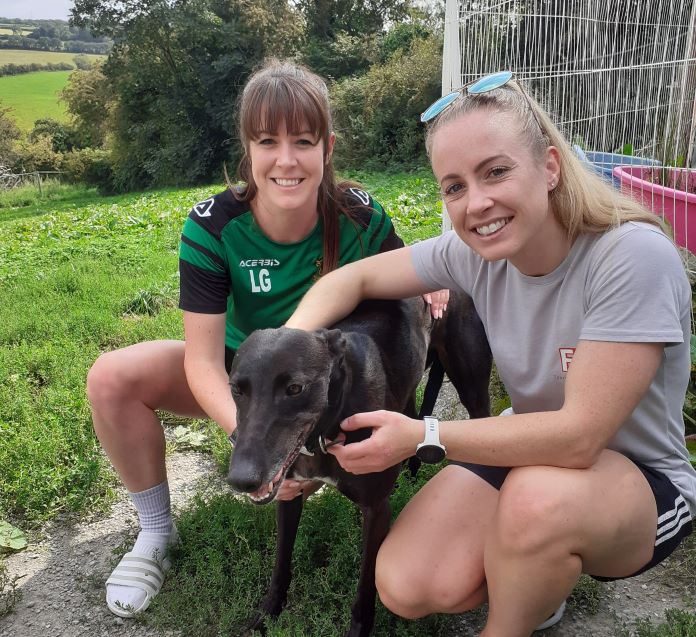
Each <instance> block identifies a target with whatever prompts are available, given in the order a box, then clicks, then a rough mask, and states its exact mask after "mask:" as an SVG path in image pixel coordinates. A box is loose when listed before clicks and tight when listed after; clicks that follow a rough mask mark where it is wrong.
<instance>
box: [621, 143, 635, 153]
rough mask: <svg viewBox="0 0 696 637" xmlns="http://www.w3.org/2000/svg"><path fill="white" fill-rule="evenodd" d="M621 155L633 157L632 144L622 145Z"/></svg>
mask: <svg viewBox="0 0 696 637" xmlns="http://www.w3.org/2000/svg"><path fill="white" fill-rule="evenodd" d="M621 154H622V155H629V156H630V155H633V144H624V145H623V148H622V149H621Z"/></svg>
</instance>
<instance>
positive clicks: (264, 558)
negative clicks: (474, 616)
mask: <svg viewBox="0 0 696 637" xmlns="http://www.w3.org/2000/svg"><path fill="white" fill-rule="evenodd" d="M344 176H345V177H350V178H353V179H359V180H360V181H362V182H363V183H364V185H365V187H366V188H367V189H368V190H369V191H370V192H372V193H373V194H374V196H375V198H376V199H378V200H379V201H380V202H381V203H382V204H383V205H384V207H385V208H386V209H387V210H388V211H389V212H390V214H391V215H392V217H393V219H394V222H395V225H396V227H397V231H398V232H399V234H400V235H401V236H402V237H404V238H405V239H406V241H407V242H409V243H411V242H413V241H416V240H420V239H424V238H426V237H428V236H432V235H435V234H437V233H438V232H439V231H440V223H441V218H440V208H439V205H438V196H437V188H436V186H435V184H434V182H433V180H432V177H431V175H430V172H429V170H427V169H422V170H419V171H415V172H413V173H408V174H405V173H398V174H394V175H384V174H370V173H351V174H345V175H344ZM219 189H220V187H219V186H208V187H203V188H197V189H188V190H161V191H157V192H148V193H134V194H129V195H123V196H118V197H100V196H98V195H97V194H96V193H94V192H93V191H89V190H86V189H79V188H78V189H74V190H69V189H68V190H65V191H62V192H58V193H57V194H56V195H55V196H56V197H58V198H57V199H55V200H46V199H43V200H42V199H40V198H38V197H35V196H33V197H29V200H30V201H31V205H29V206H25V207H19V208H17V207H14V208H10V207H4V208H3V207H1V206H2V201H3V199H2V198H0V245H1V246H2V247H3V249H2V250H0V289H2V299H3V303H2V304H0V467H2V471H0V493H2V494H3V497H2V498H0V519H3V518H5V519H8V520H9V521H11V522H13V523H14V524H15V525H16V526H20V527H21V528H23V529H24V530H32V529H38V528H40V527H41V525H42V524H44V523H45V522H47V521H49V520H51V519H53V518H55V517H56V516H57V515H58V514H66V513H72V514H74V515H79V514H82V513H85V512H95V511H99V510H103V509H105V508H106V507H107V506H108V504H109V503H110V501H111V499H112V497H113V493H112V488H113V486H114V484H115V483H116V478H115V476H114V474H113V472H112V470H111V469H110V468H109V467H108V465H107V462H106V461H105V459H104V456H103V454H102V453H101V452H100V450H99V446H98V443H97V441H96V439H95V437H94V434H93V431H92V427H91V421H90V412H89V408H88V405H87V402H86V398H85V395H84V385H85V377H86V374H87V370H88V369H89V367H90V365H91V364H92V362H93V361H94V360H95V358H96V357H97V356H98V355H99V353H100V352H103V351H105V350H111V349H114V348H117V347H122V346H125V345H127V344H130V343H134V342H139V341H143V340H148V339H154V338H181V336H182V327H181V316H180V312H179V311H178V310H177V309H176V307H175V305H176V296H177V285H178V283H177V279H176V271H177V248H178V241H179V234H180V231H181V225H182V223H183V220H184V219H185V216H186V214H187V212H188V210H189V208H190V207H191V205H192V204H193V203H194V202H196V201H200V200H202V199H205V198H206V197H208V196H210V195H211V194H213V193H215V192H217V191H219ZM164 418H165V420H166V421H167V423H168V425H167V426H172V427H175V426H177V425H181V424H182V422H185V421H182V420H181V419H176V418H170V417H168V416H167V415H164ZM189 428H190V430H191V431H192V432H193V433H195V434H196V436H189V437H186V436H179V437H177V436H173V438H174V440H173V441H172V442H170V444H169V445H168V448H169V449H170V450H171V449H173V448H196V449H200V448H201V441H204V442H203V446H202V448H203V449H205V450H207V451H209V452H211V453H212V454H213V456H214V457H215V459H216V461H217V462H218V464H219V465H220V466H221V467H224V466H226V464H227V461H228V458H229V444H228V443H227V441H226V439H225V436H224V435H223V434H222V432H221V431H220V430H219V429H218V428H217V427H216V426H215V425H214V424H212V423H210V422H209V421H195V422H194V423H193V424H192V426H190V427H189ZM429 470H430V471H432V469H429ZM427 471H428V468H426V469H425V471H424V470H422V471H421V474H420V476H419V481H418V483H417V484H415V485H414V484H412V483H411V482H410V481H409V480H406V479H404V478H403V477H402V478H401V479H400V483H399V486H398V488H397V490H396V492H395V493H394V495H393V497H392V508H393V510H394V513H395V514H396V512H398V511H400V510H401V508H402V507H403V506H404V504H405V503H406V502H407V501H408V499H409V498H410V497H411V495H412V494H413V492H414V491H415V490H416V489H417V488H419V486H420V485H421V484H422V483H423V482H424V481H425V479H426V478H427V476H428V473H427ZM177 523H178V525H179V530H180V532H181V535H182V537H183V539H184V542H183V543H182V545H181V546H180V548H178V553H177V556H176V558H177V559H176V561H175V566H174V569H173V571H172V572H171V574H170V575H169V577H168V579H167V582H166V584H165V588H164V589H163V592H162V594H161V595H160V596H158V598H157V600H156V601H155V603H154V604H153V608H152V612H148V613H146V614H145V616H143V618H142V620H140V621H143V622H144V623H147V624H149V625H151V626H152V627H155V628H158V629H161V630H164V631H166V630H170V629H173V630H176V631H183V632H182V633H181V634H182V635H196V636H199V635H200V636H201V637H205V636H207V635H211V636H213V635H218V634H238V632H239V627H240V626H241V625H242V624H243V622H244V621H245V620H246V619H248V618H249V616H250V613H251V612H252V609H254V608H256V605H257V603H258V600H259V598H260V597H261V595H262V594H263V592H264V591H265V587H266V586H267V583H268V578H269V576H270V572H271V563H272V559H273V556H274V552H275V548H274V537H275V531H274V529H275V522H274V519H273V507H254V506H253V505H251V504H248V503H245V502H239V501H236V500H234V499H232V498H229V497H228V496H224V495H214V496H207V497H205V498H204V497H203V496H202V495H201V496H200V497H199V498H198V499H197V500H195V501H194V502H193V503H192V504H191V506H190V507H189V508H188V509H187V510H185V511H183V512H182V513H181V515H180V516H179V517H178V521H177ZM336 537H340V538H342V539H341V541H340V542H336V541H335V539H336ZM359 545H360V539H359V514H358V512H357V510H356V508H355V507H354V506H353V505H352V504H351V503H350V502H348V501H347V500H346V499H345V498H343V497H342V496H340V495H339V494H338V493H337V492H336V491H335V490H333V489H326V490H325V491H324V492H322V493H321V494H320V495H318V496H315V497H313V498H312V499H311V500H310V502H309V503H308V505H307V507H306V510H305V513H304V516H303V524H302V525H301V527H300V532H299V537H298V541H297V549H296V551H295V554H294V581H293V584H292V586H291V589H290V603H289V607H288V609H287V610H286V611H285V612H284V613H283V614H282V616H281V617H280V618H279V619H278V621H277V622H275V623H274V624H273V625H271V626H270V627H269V630H268V634H269V635H270V636H275V635H283V636H288V635H307V634H311V635H318V636H320V635H335V634H337V632H340V631H341V630H342V629H343V628H344V627H345V625H346V623H347V621H348V612H347V608H348V606H349V605H350V600H351V599H352V597H353V594H354V589H355V584H356V577H357V569H358V563H359ZM695 555H696V546H694V544H693V543H692V544H691V545H690V547H689V548H688V549H687V550H685V551H684V555H683V558H681V557H680V559H683V560H686V562H685V563H679V564H680V566H679V567H678V569H679V572H682V573H684V574H685V575H686V578H687V580H688V578H691V579H690V581H691V582H692V587H693V582H694V581H696V566H695V565H694V561H693V560H694V559H696V558H694V556H695ZM689 560H690V561H689ZM2 574H3V570H2V564H1V562H0V583H1V584H2V589H1V590H0V610H1V609H2V608H3V604H4V605H6V606H7V607H11V605H12V604H14V603H15V601H16V596H15V592H16V591H15V588H14V584H12V583H10V582H9V581H3V580H2ZM675 581H678V580H675ZM680 585H681V584H680ZM684 586H688V582H687V581H686V580H685V583H684ZM686 590H690V589H688V588H687V589H686ZM602 595H603V589H602V588H601V587H600V586H599V585H598V584H596V582H594V581H593V580H589V579H587V580H584V581H583V582H581V585H580V586H579V587H578V588H577V589H576V591H575V592H574V595H573V598H572V600H571V601H572V604H573V605H574V606H575V607H576V608H580V609H583V610H585V611H587V612H590V613H591V612H594V611H595V610H596V609H597V607H598V605H599V604H600V603H601V600H602ZM192 599H195V600H196V603H195V604H192V603H191V600H192ZM451 621H452V620H450V619H449V618H447V617H435V618H430V619H428V620H424V621H420V622H405V621H401V620H397V619H396V618H394V617H393V616H392V615H391V614H389V613H388V612H387V611H386V610H385V609H384V608H383V607H382V606H381V605H379V604H378V610H377V627H376V630H375V634H390V635H394V636H397V637H406V636H410V635H420V634H434V635H435V634H451V632H452V629H451V624H450V622H451ZM670 621H672V622H673V623H674V622H677V624H676V625H679V622H681V623H682V624H683V625H685V626H688V623H686V622H688V621H691V619H690V618H689V617H688V616H683V617H682V616H681V615H675V616H674V617H673V618H672V619H670ZM640 629H641V630H653V629H654V630H664V629H663V628H660V627H659V626H657V627H653V628H650V629H648V628H644V627H641V628H640ZM676 630H678V629H675V631H676ZM686 634H690V635H691V634H693V633H679V632H672V633H669V632H653V633H649V632H645V633H644V634H643V637H652V636H653V635H655V636H659V637H668V636H669V637H677V636H678V635H686Z"/></svg>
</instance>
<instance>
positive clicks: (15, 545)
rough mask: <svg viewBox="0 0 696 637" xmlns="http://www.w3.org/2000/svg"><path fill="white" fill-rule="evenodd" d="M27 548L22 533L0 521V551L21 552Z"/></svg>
mask: <svg viewBox="0 0 696 637" xmlns="http://www.w3.org/2000/svg"><path fill="white" fill-rule="evenodd" d="M25 548H27V539H26V537H25V536H24V533H22V531H20V530H19V529H18V528H17V527H15V526H12V525H11V524H9V523H8V522H5V521H3V520H0V551H21V550H22V549H25Z"/></svg>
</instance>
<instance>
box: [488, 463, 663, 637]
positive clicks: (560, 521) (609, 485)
mask: <svg viewBox="0 0 696 637" xmlns="http://www.w3.org/2000/svg"><path fill="white" fill-rule="evenodd" d="M656 526H657V510H656V506H655V500H654V497H653V494H652V491H651V489H650V486H649V485H648V483H647V481H646V480H645V478H644V477H643V475H642V473H641V472H640V471H639V470H638V469H637V468H636V466H635V465H634V464H633V463H632V462H630V461H629V460H628V459H627V458H625V457H624V456H622V455H620V454H617V453H615V452H612V451H608V450H606V451H604V452H603V453H602V454H601V456H600V459H599V461H598V462H597V463H596V464H595V465H594V466H593V467H591V468H590V469H584V470H580V469H561V468H556V467H520V468H518V469H514V470H513V471H512V472H511V473H510V475H509V476H508V478H507V480H506V481H505V483H504V485H503V488H502V490H501V494H500V502H499V506H498V510H497V511H496V514H495V517H494V518H493V523H492V525H491V528H490V535H489V539H488V541H487V542H486V547H485V570H486V577H487V581H488V595H489V615H488V622H487V624H486V627H485V629H484V631H483V632H482V633H481V635H482V636H485V637H528V636H529V635H530V634H531V633H532V631H533V630H534V628H535V627H536V626H538V625H539V624H540V623H541V622H542V621H543V620H545V619H546V618H547V617H548V616H549V615H550V614H551V613H552V612H553V611H554V610H556V608H557V607H558V606H559V605H560V603H561V602H562V601H563V600H564V599H565V598H566V597H567V596H568V594H569V593H570V592H571V590H572V589H573V586H574V584H575V582H576V580H577V578H578V577H579V575H580V573H581V572H583V571H584V572H588V573H592V574H594V575H604V576H608V577H621V576H625V575H630V574H631V573H633V572H635V571H636V570H638V569H639V568H640V567H641V566H643V565H644V564H645V563H646V562H648V560H649V559H650V557H651V555H652V552H653V545H654V542H655V529H656Z"/></svg>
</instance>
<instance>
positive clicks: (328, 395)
mask: <svg viewBox="0 0 696 637" xmlns="http://www.w3.org/2000/svg"><path fill="white" fill-rule="evenodd" d="M445 339H446V340H447V342H445ZM427 363H432V368H431V376H430V379H429V382H428V386H429V387H428V389H426V394H425V401H424V402H432V404H434V400H435V398H436V397H437V391H438V390H439V384H441V382H442V374H441V373H440V372H441V370H442V371H445V372H447V375H448V376H449V378H450V380H451V381H452V382H453V384H454V385H455V387H456V389H457V391H458V393H459V396H460V399H461V400H462V402H463V403H464V405H465V407H467V409H468V411H469V413H470V415H471V416H472V417H481V416H486V415H488V414H489V401H488V380H489V376H490V370H491V354H490V349H489V347H488V342H487V340H486V337H485V333H484V331H483V326H482V325H481V322H480V319H479V318H478V315H477V314H476V312H475V311H474V309H473V304H472V302H471V299H470V298H469V297H468V296H466V295H460V294H452V296H451V297H450V302H449V304H448V311H447V312H446V313H445V318H444V319H441V320H437V321H432V320H431V318H430V314H429V309H428V307H427V306H426V304H425V303H424V302H423V300H422V299H421V298H414V299H407V300H405V301H367V302H364V303H362V304H361V305H360V306H359V307H358V308H357V309H356V310H355V311H354V312H353V313H352V314H351V315H350V316H349V317H348V318H346V319H344V320H342V321H340V322H339V323H337V324H336V326H335V329H330V330H326V329H321V330H316V331H314V332H304V331H301V330H294V329H289V328H283V327H281V328H278V329H272V330H258V331H256V332H254V333H252V334H251V335H250V336H249V338H247V339H246V341H245V342H244V343H243V344H242V345H241V347H240V348H239V350H238V352H237V355H236V356H235V359H234V363H233V365H232V370H231V372H230V386H231V389H232V393H233V395H234V399H235V403H236V404H237V423H238V427H237V432H236V443H235V449H234V453H233V456H232V459H231V461H230V469H229V475H228V482H229V483H230V484H231V485H232V486H233V488H234V489H235V490H237V491H239V492H241V493H245V494H248V495H250V497H251V499H252V501H253V502H256V503H258V504H266V503H268V502H271V501H272V500H273V499H274V498H275V495H276V493H277V491H278V488H279V486H280V483H281V482H282V480H283V479H284V478H298V479H302V478H306V479H316V480H321V481H323V482H326V483H329V484H332V485H334V486H336V487H337V488H338V490H339V491H341V493H343V494H344V495H345V496H346V497H348V498H349V499H350V500H352V501H353V502H355V503H356V504H357V505H358V506H359V507H360V510H361V512H362V515H363V546H362V566H361V572H360V580H359V583H358V590H357V596H356V600H355V602H354V603H353V607H352V610H351V624H350V628H349V630H348V631H347V632H346V636H347V637H348V636H349V637H367V635H369V633H370V631H371V630H372V626H373V623H374V612H375V608H374V606H375V595H376V589H375V559H376V556H377V551H378V549H379V547H380V545H381V543H382V540H383V539H384V537H385V536H386V534H387V531H388V528H389V518H390V509H389V495H390V494H391V492H392V489H393V486H394V482H395V480H396V478H397V475H398V473H399V470H400V467H399V466H398V465H397V466H393V467H390V468H389V469H386V470H385V471H382V472H379V473H371V474H367V475H360V476H358V475H354V474H351V473H348V472H346V471H345V470H343V469H342V468H341V467H340V465H339V464H338V462H336V460H335V459H334V457H333V456H331V455H329V454H326V453H324V450H325V448H324V444H325V441H326V440H332V439H334V438H335V437H336V436H337V435H338V433H339V424H340V422H341V421H342V420H343V419H344V418H347V417H348V416H350V415H352V414H354V413H357V412H361V411H373V410H377V409H388V410H393V411H399V412H401V413H404V414H406V415H408V416H412V417H413V416H415V415H416V411H415V390H416V387H417V385H418V383H419V381H420V380H421V378H422V376H423V371H424V369H425V368H426V364H427ZM430 407H432V405H430ZM369 435H370V432H369V430H360V431H355V432H349V433H348V434H347V437H346V442H345V444H350V443H352V442H356V441H358V440H361V439H364V438H366V437H368V436H369ZM302 506H303V499H302V497H297V498H295V499H294V500H292V501H289V502H285V501H281V502H279V503H278V507H277V527H278V539H277V552H276V562H275V567H274V569H273V575H272V577H271V584H270V588H269V591H268V593H267V594H266V596H265V597H264V599H263V601H262V603H261V607H260V609H259V612H258V614H257V616H256V617H255V619H254V620H253V621H252V623H251V624H250V626H249V628H250V629H253V628H256V629H263V620H264V617H265V616H267V615H270V616H277V615H278V614H279V613H280V611H281V610H282V607H283V605H284V604H285V600H286V596H287V591H288V587H289V585H290V572H291V568H290V567H291V557H292V550H293V545H294V542H295V537H296V534H297V528H298V526H299V521H300V516H301V514H302Z"/></svg>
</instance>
